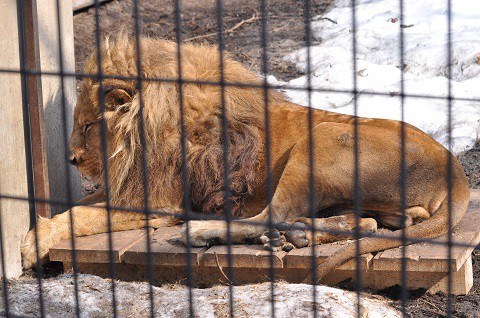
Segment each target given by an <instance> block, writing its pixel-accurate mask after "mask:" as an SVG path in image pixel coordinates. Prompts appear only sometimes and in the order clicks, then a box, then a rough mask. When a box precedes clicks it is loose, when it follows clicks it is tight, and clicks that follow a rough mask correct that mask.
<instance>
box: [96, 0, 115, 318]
mask: <svg viewBox="0 0 480 318" xmlns="http://www.w3.org/2000/svg"><path fill="white" fill-rule="evenodd" d="M94 5H95V6H94V8H95V36H96V42H97V47H96V48H97V79H98V83H99V90H98V95H99V96H98V97H99V101H100V115H101V118H100V123H101V127H100V128H101V129H100V130H101V144H102V148H103V156H102V164H103V170H104V176H103V177H104V180H105V201H106V204H105V209H106V210H107V231H108V252H109V253H108V265H109V272H110V273H109V274H110V278H111V285H112V309H113V317H117V315H118V313H117V298H116V292H115V277H116V274H115V263H114V256H113V241H112V220H111V217H112V208H111V205H110V185H109V183H108V180H109V177H108V158H107V151H106V150H107V123H106V120H105V100H104V96H103V71H102V56H101V54H102V50H101V44H100V43H101V34H100V32H101V31H100V18H99V16H100V15H99V9H100V3H99V2H98V0H95V1H94Z"/></svg>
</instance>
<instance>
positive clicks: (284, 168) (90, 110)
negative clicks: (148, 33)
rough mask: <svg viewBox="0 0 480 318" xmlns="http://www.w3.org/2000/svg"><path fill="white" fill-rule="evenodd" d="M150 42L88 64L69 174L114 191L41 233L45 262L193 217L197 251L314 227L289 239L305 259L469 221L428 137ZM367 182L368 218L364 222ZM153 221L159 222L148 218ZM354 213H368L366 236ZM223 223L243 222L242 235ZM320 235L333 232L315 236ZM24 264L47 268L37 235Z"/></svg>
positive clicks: (114, 43)
mask: <svg viewBox="0 0 480 318" xmlns="http://www.w3.org/2000/svg"><path fill="white" fill-rule="evenodd" d="M139 42H140V48H139V49H138V50H137V47H136V45H135V41H132V40H130V39H129V38H128V37H127V36H125V35H120V36H118V37H117V38H116V39H114V40H111V41H108V40H107V41H105V43H103V44H102V47H101V51H100V52H101V54H100V55H101V58H100V60H101V63H100V65H99V63H98V60H99V58H98V57H97V55H96V54H95V53H94V54H92V55H91V57H90V58H89V59H88V61H87V62H86V65H85V73H86V74H91V75H92V76H89V77H87V78H86V79H85V80H84V82H83V86H82V90H81V93H80V95H79V98H78V103H77V105H76V107H75V111H74V125H73V130H72V134H71V138H70V145H69V147H70V151H71V155H70V163H71V164H74V165H75V166H76V167H77V168H78V170H80V171H81V172H82V173H83V174H85V175H88V176H91V177H92V178H93V179H94V180H96V181H97V182H98V183H100V184H102V187H101V190H100V191H99V192H97V193H95V194H93V195H91V196H88V197H86V198H84V199H83V200H82V201H81V202H80V203H79V204H78V205H76V206H74V207H73V208H71V209H70V210H68V211H66V212H64V213H62V214H59V215H57V216H55V217H54V218H52V219H44V218H40V219H39V220H38V223H37V231H38V240H39V241H38V254H39V257H40V261H44V260H46V259H48V250H49V248H50V247H52V245H54V244H55V243H57V242H59V241H60V240H64V239H68V238H71V235H72V234H73V235H74V236H83V235H91V234H97V233H104V232H107V231H108V230H109V229H110V230H111V231H122V230H132V229H138V228H144V227H145V226H150V227H154V228H158V227H163V226H173V225H176V224H179V223H180V222H182V220H183V219H184V217H185V216H188V217H189V218H191V214H190V213H189V214H185V212H190V211H195V212H202V213H203V214H202V215H206V218H207V220H200V219H197V220H191V221H189V222H186V223H185V224H184V225H183V231H184V232H183V233H184V234H183V240H184V242H185V243H186V244H190V245H191V246H210V245H212V244H227V243H233V244H236V243H245V242H251V241H252V240H257V241H258V239H259V238H260V237H262V235H263V234H264V233H265V232H267V230H268V229H269V225H271V224H277V223H278V222H282V221H286V222H287V225H289V226H290V225H291V224H292V222H295V221H297V223H296V224H298V223H299V222H300V223H301V224H304V225H306V226H305V227H303V228H302V227H299V229H300V230H299V229H296V230H295V231H300V235H297V241H295V239H291V240H290V241H292V242H293V243H295V245H298V246H306V245H312V244H321V243H325V242H331V241H334V240H339V239H343V238H345V237H347V236H348V235H343V236H342V235H337V234H329V232H328V230H329V229H330V230H338V229H343V230H349V231H352V232H355V231H357V230H359V231H361V232H362V233H366V232H372V231H375V230H376V229H377V225H378V224H377V222H378V223H380V224H382V225H384V226H387V227H389V228H392V229H394V231H393V232H392V238H393V239H387V238H382V237H375V236H374V235H371V236H369V237H365V238H362V239H361V244H360V253H367V252H377V251H381V250H385V249H389V248H393V247H398V246H401V245H402V240H401V235H402V231H404V233H405V235H406V237H407V238H409V239H410V238H411V239H415V240H422V239H427V238H434V237H438V236H440V235H442V234H444V233H446V232H447V231H448V227H449V224H451V225H453V226H455V225H456V224H457V223H458V222H459V220H460V219H461V218H462V217H463V215H464V214H465V212H466V209H467V205H468V202H469V187H468V183H467V180H466V176H465V174H464V172H463V170H462V167H461V166H460V164H459V163H458V162H457V160H456V159H455V158H454V157H453V155H452V154H451V153H450V152H449V151H448V150H447V149H445V148H444V147H443V146H442V145H440V144H439V143H437V142H436V141H435V140H434V139H433V138H431V137H430V136H428V135H427V134H425V133H424V132H422V131H421V130H419V129H417V128H415V127H413V126H411V125H409V124H407V123H401V122H399V121H394V120H384V119H374V118H361V117H353V116H350V115H343V114H338V113H334V112H328V111H324V110H318V109H311V110H309V109H308V108H306V107H301V106H299V105H296V104H294V103H292V102H290V101H288V100H287V98H286V97H285V96H284V95H283V94H281V93H280V92H278V91H276V90H274V89H271V88H268V87H267V86H264V80H263V79H262V78H261V77H260V76H258V75H256V74H255V73H253V72H251V71H250V70H248V69H246V68H245V67H244V66H242V65H241V64H240V63H239V62H237V61H235V60H233V59H232V58H231V56H230V55H228V54H227V53H223V54H222V53H220V51H219V49H218V48H217V47H215V46H209V45H199V44H182V45H181V46H180V47H179V46H177V44H176V43H174V42H171V41H168V40H163V39H152V38H141V39H140V41H139ZM138 52H140V56H138V55H137V54H138ZM179 56H181V59H180V62H179ZM99 72H100V74H101V75H95V74H98V73H99ZM139 74H140V75H141V79H140V77H139ZM179 78H180V80H179ZM100 79H102V80H100ZM220 81H222V82H223V85H219V84H218V83H219V82H220ZM222 89H223V91H222ZM310 111H311V113H310V114H309V112H310ZM102 114H103V115H102ZM310 116H311V117H310ZM310 120H311V121H310ZM225 127H226V128H225ZM310 127H311V136H312V138H311V139H310V137H309V136H310V135H309V129H310ZM355 127H357V128H356V129H355ZM402 127H403V128H404V136H405V145H404V167H405V169H404V173H405V184H406V187H405V191H404V193H403V195H402V191H401V188H402V187H401V185H402V182H401V180H402V175H401V170H402V169H401V166H402V160H401V158H402V155H401V154H402V142H401V138H400V136H401V131H402ZM267 133H268V134H267ZM267 136H268V138H269V139H268V140H267ZM267 141H268V145H267ZM103 146H105V147H103ZM267 146H269V148H267ZM104 149H105V151H104ZM355 149H357V150H358V152H357V153H358V158H357V159H358V161H357V162H358V169H355V162H356V156H355ZM310 152H311V153H310ZM310 158H312V159H313V160H310ZM224 159H225V160H224ZM448 163H450V164H451V170H450V172H448V171H449V169H447V164H448ZM144 168H145V169H144ZM310 168H312V170H311V169H310ZM269 170H270V171H271V173H268V171H269ZM310 171H312V176H310ZM356 172H358V194H359V195H360V197H361V211H358V209H354V207H355V202H356V200H355V196H356V195H355V188H356V187H355V173H356ZM311 177H312V178H311ZM448 180H450V182H447V181H448ZM449 184H450V186H449ZM267 185H269V186H270V189H271V192H270V191H268V189H267ZM184 188H186V189H188V191H184ZM311 188H313V193H312V195H310V189H311ZM449 188H450V189H449ZM226 193H227V195H226ZM107 199H108V200H107ZM106 201H107V202H108V206H107V203H105V202H106ZM402 207H404V209H402ZM312 209H313V210H314V211H313V212H315V213H316V214H315V215H316V216H317V218H316V219H312V218H310V216H311V210H312ZM146 210H148V211H153V212H152V213H150V214H148V215H147V214H146V213H141V212H142V211H146ZM353 210H356V211H357V213H358V212H362V213H363V215H362V218H361V219H360V220H359V222H358V224H357V222H356V221H355V218H356V215H355V214H354V211H353ZM402 210H404V214H403V213H402ZM155 211H156V212H155ZM335 211H336V212H335ZM449 213H450V215H451V219H450V220H451V223H449ZM207 214H210V216H208V215H207ZM107 215H110V223H109V222H107ZM219 216H226V217H227V218H228V219H229V221H231V222H230V224H229V226H228V230H229V233H230V234H229V235H227V222H226V221H225V220H222V219H218V218H219ZM215 218H216V219H215ZM312 220H313V221H312ZM271 222H273V223H271ZM72 224H73V228H72V227H71V226H72ZM283 224H285V222H283ZM357 225H358V227H357ZM187 226H188V227H187ZM311 226H315V227H318V226H319V227H321V229H322V230H323V231H317V232H316V234H315V235H312V231H310V230H309V229H308V227H311ZM354 230H355V231H354ZM187 233H188V235H187ZM269 233H270V232H268V233H267V234H268V235H270V234H269ZM357 233H358V232H357ZM277 234H278V233H277ZM277 234H275V235H277ZM297 234H298V232H297ZM268 235H267V236H268ZM275 235H274V236H275ZM352 235H353V234H352ZM352 235H350V236H352ZM268 238H271V239H272V242H273V241H274V240H273V239H274V237H272V235H270V237H267V241H268ZM298 238H299V239H298ZM286 241H288V239H286ZM275 242H276V243H278V242H277V241H275ZM276 243H275V244H276ZM284 243H288V242H284V241H282V242H281V244H280V245H282V244H284ZM407 243H410V241H408V242H407ZM278 245H279V244H276V246H278ZM356 252H357V251H356V244H355V241H352V242H350V243H346V244H345V245H343V246H342V248H340V249H339V250H338V251H337V252H336V253H335V254H334V255H332V256H331V257H329V258H327V259H326V260H325V261H323V262H321V263H319V264H318V267H317V270H316V271H317V273H316V274H317V275H316V277H317V279H318V280H320V279H321V278H322V277H323V276H325V275H326V274H328V273H329V272H331V271H332V270H334V269H336V268H337V267H338V266H340V265H341V264H343V263H344V262H345V261H347V260H349V259H351V258H353V257H354V256H355V255H356ZM22 255H23V266H24V268H30V267H32V266H33V265H34V264H35V262H36V261H37V259H36V253H35V232H34V230H32V231H30V232H29V233H28V234H27V236H26V238H25V239H24V243H23V247H22Z"/></svg>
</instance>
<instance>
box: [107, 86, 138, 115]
mask: <svg viewBox="0 0 480 318" xmlns="http://www.w3.org/2000/svg"><path fill="white" fill-rule="evenodd" d="M104 101H105V110H106V111H114V110H117V109H118V108H119V107H120V106H123V105H125V104H127V103H129V102H131V101H132V97H131V95H130V94H129V93H127V91H125V90H123V89H120V88H118V89H110V90H108V91H105V96H104ZM121 110H122V111H123V112H126V111H128V106H125V107H121Z"/></svg>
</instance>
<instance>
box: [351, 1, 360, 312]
mask: <svg viewBox="0 0 480 318" xmlns="http://www.w3.org/2000/svg"><path fill="white" fill-rule="evenodd" d="M351 8H352V64H353V67H352V74H353V90H352V94H353V108H354V120H353V124H354V125H353V133H354V135H355V138H354V145H353V147H354V149H353V151H354V184H353V187H354V189H353V190H354V194H355V196H354V212H355V233H354V234H355V249H356V253H355V262H356V265H357V266H356V269H355V282H356V284H355V285H356V286H355V287H356V288H355V289H356V291H357V316H358V317H360V316H361V315H362V312H361V309H362V306H361V303H360V302H361V297H360V293H361V291H362V289H363V288H362V285H363V283H362V271H361V269H360V261H361V255H360V234H361V233H360V214H361V208H362V202H361V200H362V197H361V195H362V194H361V193H360V165H359V159H360V158H359V139H360V138H359V129H358V118H357V116H358V95H357V93H358V92H357V14H356V1H355V0H352V5H351Z"/></svg>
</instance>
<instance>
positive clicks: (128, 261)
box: [50, 190, 480, 294]
mask: <svg viewBox="0 0 480 318" xmlns="http://www.w3.org/2000/svg"><path fill="white" fill-rule="evenodd" d="M478 224H480V190H472V191H471V202H470V205H469V210H468V213H467V214H466V215H465V217H464V218H463V219H462V221H461V223H460V224H459V226H458V227H457V228H456V229H455V230H454V233H453V237H452V240H453V243H454V244H455V243H459V244H463V245H468V246H454V247H453V248H452V251H451V255H450V258H449V257H448V248H447V247H446V245H436V244H432V243H417V244H414V245H410V246H407V247H406V264H407V266H406V269H407V288H409V289H417V288H425V289H427V290H428V291H429V292H437V291H444V292H446V291H447V282H448V278H447V272H448V264H449V263H450V264H451V268H452V271H453V272H452V293H453V294H466V293H468V291H469V290H470V289H471V287H472V285H473V273H472V258H471V254H472V251H473V249H474V246H476V245H477V244H478V243H479V242H480V227H479V226H478ZM149 234H150V242H151V245H150V252H151V254H150V257H151V262H152V264H153V268H154V276H155V277H154V283H155V284H163V283H186V281H187V277H188V275H187V260H190V268H191V271H190V273H191V278H192V279H193V282H194V283H195V285H197V286H210V285H213V284H218V283H222V282H223V283H227V282H228V280H227V278H226V277H225V276H226V274H227V273H228V268H227V267H228V250H227V246H214V247H211V248H191V249H190V257H188V251H187V248H186V247H185V246H184V245H183V244H182V243H181V242H180V231H179V228H178V227H172V228H160V229H158V230H156V231H155V232H154V233H153V231H150V233H149ZM112 240H113V259H114V261H115V268H116V277H117V278H119V279H122V280H126V281H135V280H147V277H148V275H147V273H148V271H147V264H148V263H147V244H146V242H147V231H146V230H143V229H142V230H134V231H125V232H117V233H113V234H112ZM435 241H437V242H441V243H445V244H446V242H447V237H446V236H444V237H440V238H437V239H436V240H435ZM341 244H342V243H341V242H339V243H333V244H325V245H320V246H315V248H314V252H315V257H318V258H320V259H321V258H325V257H328V256H329V255H331V254H332V253H334V252H335V251H336V250H338V248H339V247H340V246H341ZM70 245H71V244H70V241H63V242H60V243H59V244H57V245H56V246H54V247H53V248H52V249H51V250H50V259H51V260H52V261H60V262H63V264H64V268H65V270H69V269H71V267H72V254H71V247H70ZM75 246H76V249H77V260H78V267H79V269H80V272H83V273H91V274H96V275H100V276H104V277H109V264H108V261H109V250H108V235H107V234H99V235H93V236H88V237H81V238H77V239H76V240H75ZM401 257H402V251H401V248H396V249H391V250H387V251H383V252H380V253H377V254H376V255H372V254H365V255H362V256H361V262H360V266H361V270H362V271H361V272H362V280H363V284H364V286H367V287H370V288H373V289H382V288H386V287H389V286H393V285H399V284H400V281H401ZM230 261H231V265H232V272H233V277H232V278H230V279H231V280H232V282H233V283H234V284H246V283H253V282H263V281H268V280H269V277H270V275H271V271H270V267H271V266H273V268H274V275H275V278H276V279H283V280H286V281H290V282H301V281H302V280H303V279H304V278H305V277H306V276H307V275H308V274H309V273H310V271H311V264H312V248H311V247H309V248H302V249H295V250H292V251H291V252H289V253H287V252H283V251H280V252H275V253H270V252H268V251H266V250H264V249H263V247H262V246H260V245H233V246H231V260H230ZM355 269H356V263H355V261H354V260H351V261H349V262H347V263H346V264H344V265H343V266H342V267H340V268H339V269H337V270H336V271H335V272H334V273H332V274H330V275H329V276H328V277H326V278H325V279H324V280H322V283H324V284H327V285H335V284H337V283H339V282H341V281H343V280H345V279H348V278H353V277H355Z"/></svg>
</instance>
